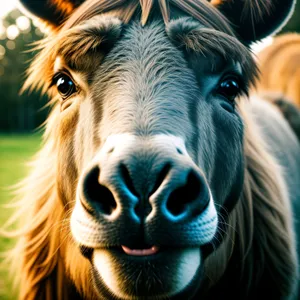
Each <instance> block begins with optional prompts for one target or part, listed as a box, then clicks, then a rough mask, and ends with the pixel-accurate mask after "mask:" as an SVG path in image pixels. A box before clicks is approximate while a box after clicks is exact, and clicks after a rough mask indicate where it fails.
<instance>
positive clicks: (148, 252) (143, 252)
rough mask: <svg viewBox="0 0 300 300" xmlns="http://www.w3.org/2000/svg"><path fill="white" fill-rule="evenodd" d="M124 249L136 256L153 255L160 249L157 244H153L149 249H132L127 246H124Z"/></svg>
mask: <svg viewBox="0 0 300 300" xmlns="http://www.w3.org/2000/svg"><path fill="white" fill-rule="evenodd" d="M122 249H123V251H124V252H125V253H126V254H128V255H135V256H145V255H153V254H155V253H157V252H158V250H159V248H158V247H157V246H152V247H151V248H149V249H130V248H128V247H126V246H122Z"/></svg>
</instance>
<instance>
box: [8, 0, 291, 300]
mask: <svg viewBox="0 0 300 300" xmlns="http://www.w3.org/2000/svg"><path fill="white" fill-rule="evenodd" d="M152 2H153V1H149V0H147V1H146V0H145V1H141V7H142V10H143V13H142V23H145V22H146V21H147V18H148V16H149V14H150V12H151V8H152V7H153V3H152ZM169 2H170V3H172V4H174V5H176V6H178V7H180V8H181V9H185V10H186V11H188V12H189V13H190V14H191V15H193V16H198V17H199V16H201V21H202V22H203V21H205V22H206V23H207V24H210V25H213V24H211V23H213V22H212V21H211V20H210V19H209V18H208V16H209V15H210V14H209V12H210V11H211V10H213V11H214V13H216V10H215V9H214V8H213V7H211V6H209V4H206V3H204V2H203V3H202V2H201V4H200V2H198V1H194V0H190V1H181V0H172V1H169ZM124 3H125V1H122V0H118V1H112V0H107V1H96V0H95V1H89V2H87V3H85V4H84V7H83V8H82V9H81V12H79V11H77V12H75V15H74V17H73V16H72V17H71V18H70V19H69V21H67V23H66V24H65V26H66V28H71V27H72V26H73V25H74V23H77V22H80V21H82V19H89V18H90V17H92V13H91V12H92V11H93V14H99V13H101V12H103V11H107V10H113V11H114V13H115V14H116V15H118V16H119V17H120V19H122V20H123V21H125V22H126V21H127V22H128V21H129V20H130V18H131V16H132V15H133V13H134V12H135V10H136V9H137V7H138V5H139V4H138V2H137V1H135V0H131V1H126V4H124ZM159 3H160V7H161V10H162V13H163V16H164V19H165V20H168V19H169V11H168V8H167V1H164V0H160V1H159ZM187 3H194V4H197V7H196V8H195V6H189V5H188V4H187ZM193 7H194V10H192V8H193ZM92 8H93V9H92ZM197 9H198V10H197ZM82 11H84V13H82ZM203 12H206V14H203ZM80 13H81V14H80ZM203 16H204V17H203ZM206 16H207V18H206ZM221 20H225V18H223V17H221ZM224 22H225V21H224ZM77 24H78V23H77ZM224 30H225V29H224ZM228 31H229V32H231V30H230V28H228ZM62 33H63V31H62ZM49 43H51V42H49V41H46V42H44V44H42V45H43V46H45V45H46V47H47V48H46V50H45V51H43V52H42V53H41V55H39V56H38V58H37V59H36V60H35V62H34V63H33V65H32V67H31V69H30V71H29V72H30V73H29V78H28V81H27V83H26V85H25V86H26V87H29V86H33V87H43V85H44V84H45V85H46V83H47V82H48V79H49V78H48V76H49V70H50V69H51V68H52V67H53V60H52V61H51V60H49V59H46V57H47V55H48V54H49V53H50V52H49V51H50V50H49V45H51V44H49ZM43 46H42V47H43ZM45 63H46V64H45ZM43 64H44V70H48V73H46V74H45V76H44V78H43V80H40V74H41V69H40V68H39V67H40V66H41V65H43ZM244 105H246V104H243V103H242V104H241V105H240V110H241V115H242V117H243V119H244V122H245V128H246V132H245V157H246V164H245V183H244V189H243V193H242V196H241V199H240V201H239V202H238V204H237V206H236V207H235V208H234V210H233V211H232V213H231V214H230V217H229V220H228V223H229V226H228V232H227V235H226V238H225V241H224V243H223V244H222V245H221V247H220V248H219V249H218V250H216V251H215V252H214V253H213V254H212V255H211V256H210V257H209V258H208V259H207V261H206V264H205V274H206V277H207V282H208V285H207V286H208V287H210V289H213V288H214V286H217V284H218V281H219V280H221V279H222V276H223V275H224V274H226V270H227V269H229V268H230V266H231V265H232V264H231V256H232V254H233V253H235V255H237V256H238V257H239V258H240V261H241V264H242V265H241V268H240V270H241V274H236V276H237V278H243V281H242V284H244V288H245V291H249V292H250V291H251V289H253V288H255V287H257V286H258V285H260V284H264V283H266V284H268V280H269V279H270V278H269V277H270V276H272V278H274V280H273V281H272V284H274V285H276V286H278V285H280V290H281V292H282V295H286V293H287V291H289V290H290V288H291V286H292V285H293V282H290V278H294V272H295V265H294V264H295V253H294V252H293V242H292V237H293V234H292V228H291V221H290V220H289V217H290V208H289V204H288V197H287V194H286V190H285V186H284V183H283V182H282V179H281V177H280V171H278V169H279V167H278V166H277V164H276V163H275V162H274V161H273V159H272V157H271V156H270V155H269V154H268V152H267V150H266V149H265V147H264V145H263V142H262V141H261V139H260V138H259V137H258V136H259V132H258V130H257V129H256V128H255V125H254V124H253V121H252V120H251V116H250V115H249V113H248V112H247V109H243V106H244ZM58 118H59V107H58V106H55V107H54V109H53V112H52V114H51V115H50V117H49V119H48V121H47V125H46V132H45V135H44V146H43V148H42V149H41V151H40V152H39V154H38V155H37V157H36V158H35V160H34V162H33V165H32V171H31V175H30V176H29V177H28V178H26V179H25V180H24V181H23V183H22V184H21V187H20V189H19V191H18V194H19V198H20V200H19V202H18V207H19V208H18V210H17V212H16V214H15V216H13V217H12V219H11V220H10V221H9V222H8V224H7V226H10V225H11V223H14V222H15V220H20V225H19V229H18V230H16V231H15V232H12V233H10V236H12V237H18V238H19V240H18V243H17V245H16V246H15V248H14V250H13V251H12V252H11V256H10V260H11V262H13V263H14V265H15V268H14V272H13V273H14V277H15V280H16V282H17V284H18V286H20V291H21V293H20V299H21V300H31V299H32V300H33V299H35V300H36V299H37V300H39V299H41V300H53V299H58V300H68V299H69V300H75V299H76V297H78V295H77V294H76V293H75V287H76V289H77V291H78V292H79V293H80V294H81V295H82V296H83V295H84V299H96V295H95V294H94V293H95V292H94V289H93V286H92V283H91V282H90V280H89V279H88V278H89V275H90V273H89V263H88V261H87V260H86V259H84V258H83V257H82V255H81V254H80V253H79V250H78V247H77V246H76V245H75V244H74V243H73V241H72V237H71V236H70V231H69V217H70V213H71V211H70V206H72V203H66V201H65V199H63V195H60V194H59V193H58V190H59V189H58V186H57V184H58V183H57V182H59V180H57V173H58V172H59V171H61V169H59V166H58V165H57V156H58V155H60V153H58V149H60V148H61V147H58V145H59V143H61V140H60V139H57V137H58V136H61V138H62V139H65V140H67V139H69V138H70V137H68V136H67V133H61V132H58V130H59V128H58V127H56V124H57V119H58ZM76 122H77V120H76V116H74V117H73V119H72V120H70V123H69V126H73V125H74V124H75V123H76ZM74 127H75V126H74ZM66 144H67V143H65V145H66ZM67 164H68V170H67V172H69V174H71V173H72V174H76V172H77V171H76V168H75V167H74V165H73V164H72V163H69V162H67ZM60 176H61V178H63V174H60ZM60 182H61V181H60ZM67 188H68V190H67V193H69V194H70V195H72V194H74V190H73V189H74V187H67ZM280 253H285V261H282V260H281V259H280V256H279V254H280ZM257 261H260V264H257ZM79 269H80V270H81V271H80V272H78V271H77V270H79ZM275 278H276V279H275ZM232 284H236V283H235V282H233V283H232ZM72 290H74V293H73V292H72ZM70 291H71V292H72V293H71V292H70ZM78 299H79V298H78Z"/></svg>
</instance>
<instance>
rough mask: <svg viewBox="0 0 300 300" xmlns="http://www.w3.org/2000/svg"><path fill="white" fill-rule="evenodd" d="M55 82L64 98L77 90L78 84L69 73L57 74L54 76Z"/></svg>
mask: <svg viewBox="0 0 300 300" xmlns="http://www.w3.org/2000/svg"><path fill="white" fill-rule="evenodd" d="M54 84H55V85H56V88H57V91H58V92H59V94H60V95H61V96H62V98H63V99H67V98H68V97H70V96H71V95H72V94H74V93H75V92H76V85H75V83H74V82H73V80H72V79H71V78H70V76H68V75H67V74H57V75H56V76H55V77H54Z"/></svg>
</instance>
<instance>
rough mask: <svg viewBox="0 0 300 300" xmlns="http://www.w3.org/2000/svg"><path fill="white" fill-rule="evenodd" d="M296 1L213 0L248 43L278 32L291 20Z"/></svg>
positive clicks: (213, 3)
mask: <svg viewBox="0 0 300 300" xmlns="http://www.w3.org/2000/svg"><path fill="white" fill-rule="evenodd" d="M295 3H296V1H295V0H212V1H211V4H212V5H214V6H216V7H217V8H218V9H219V10H220V11H221V12H222V13H223V14H224V15H225V16H226V17H227V18H228V19H229V20H230V21H231V22H232V24H233V28H234V29H235V31H236V33H237V34H238V36H239V37H240V38H241V39H242V40H243V41H244V42H245V43H246V44H250V43H251V42H254V41H257V40H260V39H262V38H264V37H267V36H268V35H270V34H274V33H276V32H278V31H279V30H280V29H281V28H282V27H283V26H284V25H285V24H286V22H287V21H288V20H289V18H290V17H291V15H292V12H293V10H294V7H295Z"/></svg>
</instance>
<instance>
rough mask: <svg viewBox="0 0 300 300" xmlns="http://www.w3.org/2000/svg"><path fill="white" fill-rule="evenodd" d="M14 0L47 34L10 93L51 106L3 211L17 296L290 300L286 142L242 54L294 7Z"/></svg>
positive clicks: (299, 174)
mask: <svg viewBox="0 0 300 300" xmlns="http://www.w3.org/2000/svg"><path fill="white" fill-rule="evenodd" d="M21 2H22V4H23V6H24V8H25V9H26V10H27V11H30V12H31V14H33V15H35V16H36V17H39V18H40V19H42V20H43V21H44V22H46V24H48V26H50V27H51V30H52V31H51V33H50V35H49V36H48V37H47V38H46V40H44V41H43V42H42V43H41V44H40V53H39V54H38V55H37V57H36V58H35V60H34V61H33V63H32V65H31V67H30V69H29V71H28V79H27V81H26V83H25V86H24V88H31V89H33V88H41V89H42V90H43V91H44V92H48V93H49V95H50V97H51V99H52V100H51V101H52V105H53V109H52V113H51V114H50V116H49V118H48V121H47V125H46V130H45V136H44V146H43V147H42V149H41V150H40V152H39V153H38V155H37V157H36V158H35V160H34V162H33V169H32V172H31V174H30V175H29V176H28V177H27V178H26V179H25V180H24V182H23V184H22V187H21V188H20V191H19V195H20V198H21V199H20V201H19V210H18V211H17V213H16V216H15V217H14V219H22V223H21V226H20V229H19V230H17V232H16V233H15V234H16V235H18V236H19V242H18V243H17V245H16V247H15V249H14V251H13V252H12V258H11V260H12V262H13V263H15V264H17V265H18V266H17V267H16V271H15V274H16V275H15V276H16V277H17V279H18V283H19V289H20V299H24V300H25V299H26V300H31V299H35V300H36V299H43V300H44V299H45V300H50V299H51V300H52V299H60V300H66V299H70V300H75V299H138V300H141V299H230V298H231V299H260V298H261V297H262V295H268V297H269V298H270V299H293V298H295V299H297V284H298V281H299V278H298V263H297V261H298V259H297V254H296V244H297V237H296V234H297V232H299V223H297V220H296V218H297V212H299V211H300V208H299V203H300V188H299V183H300V167H299V166H300V157H299V153H300V146H299V142H298V141H297V139H296V136H295V134H294V133H293V131H292V130H291V128H290V126H289V125H288V123H287V122H286V121H285V119H284V118H283V116H282V115H281V114H280V113H279V112H278V111H277V110H276V109H274V107H273V106H272V104H270V103H267V102H263V101H261V100H259V99H248V91H249V88H250V87H251V85H252V84H253V82H254V81H255V78H256V76H257V73H258V71H257V67H256V64H255V61H254V60H253V58H252V55H251V53H250V51H249V47H248V46H249V45H250V43H251V42H253V41H255V40H257V39H261V38H263V37H265V36H267V35H269V34H271V33H273V32H274V31H276V30H278V29H279V28H280V27H281V26H282V24H283V23H284V22H285V21H286V20H287V18H288V17H289V15H290V14H291V11H292V9H293V5H294V3H293V1H286V0H285V1H283V0H281V1H277V2H276V3H275V1H239V0H236V1H234V2H231V1H212V2H211V3H209V2H206V1H201V0H186V1H184V0H170V1H165V0H160V1H150V0H149V1H147V0H141V1H140V2H139V1H135V0H128V1H123V0H118V1H111V0H87V1H86V2H84V1H71V0H68V1H67V0H66V1H63V0H52V1H38V2H37V1H29V0H23V1H21ZM294 217H295V218H294ZM263 297H265V296H263Z"/></svg>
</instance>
